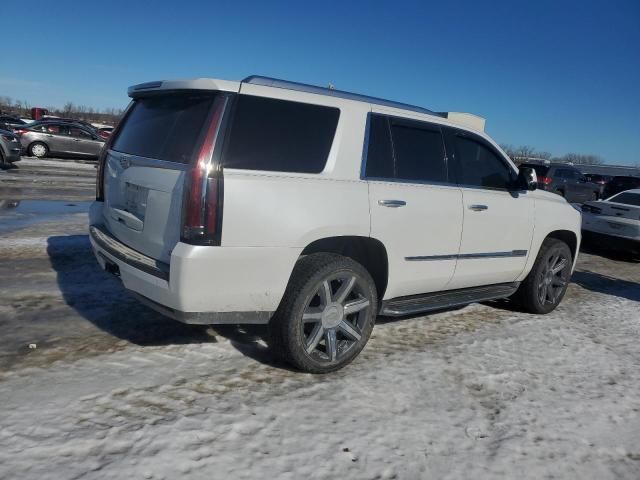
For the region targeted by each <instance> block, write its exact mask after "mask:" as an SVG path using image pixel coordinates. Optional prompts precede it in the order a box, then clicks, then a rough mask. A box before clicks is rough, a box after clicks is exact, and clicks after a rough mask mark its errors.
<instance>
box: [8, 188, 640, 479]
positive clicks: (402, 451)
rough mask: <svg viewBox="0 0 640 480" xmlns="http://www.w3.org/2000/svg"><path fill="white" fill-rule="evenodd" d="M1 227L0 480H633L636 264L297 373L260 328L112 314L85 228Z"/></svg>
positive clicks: (638, 461)
mask: <svg viewBox="0 0 640 480" xmlns="http://www.w3.org/2000/svg"><path fill="white" fill-rule="evenodd" d="M56 198H57V197H56ZM57 205H58V206H59V204H57ZM56 208H57V207H56ZM56 212H57V210H56ZM7 215H9V216H7ZM7 215H5V216H0V222H5V224H6V223H9V224H10V225H9V226H8V227H7V226H4V227H3V228H4V230H3V231H4V233H2V232H0V298H1V299H2V301H1V302H0V331H1V332H2V335H1V336H0V478H7V479H10V478H11V479H12V478H20V479H55V480H59V479H63V478H65V479H66V478H83V479H121V478H154V479H161V478H165V479H174V478H190V479H191V478H193V479H200V478H202V479H218V478H220V479H236V478H240V479H241V478H247V479H252V478H259V477H262V478H278V479H280V478H283V479H299V478H321V479H324V478H334V479H335V478H350V479H351V478H353V479H373V478H379V479H384V478H398V479H418V478H420V479H422V478H437V479H467V478H516V477H517V478H520V479H539V478H563V479H564V478H580V479H598V480H600V479H621V478H622V479H638V478H640V368H639V367H640V342H639V341H638V337H639V335H640V286H639V284H638V282H639V281H640V268H639V267H640V265H639V264H633V263H629V262H627V261H624V260H621V259H617V258H611V257H606V256H599V255H592V254H582V255H581V257H580V259H579V264H578V269H577V271H576V273H575V274H574V277H573V281H574V283H573V284H572V285H571V286H570V288H569V291H568V293H567V296H566V298H565V300H564V302H563V303H562V304H561V305H560V307H559V308H558V309H557V310H556V311H555V312H553V313H552V314H549V315H546V316H533V315H528V314H524V313H520V312H517V311H513V310H511V309H509V308H508V305H506V304H505V303H501V302H496V303H492V304H488V305H472V306H469V307H466V308H463V309H458V310H452V311H447V312H441V313H436V314H433V315H428V316H423V317H416V318H410V319H405V320H394V321H391V320H389V319H384V318H380V319H379V321H378V324H377V325H376V327H375V329H374V332H373V337H372V339H371V340H370V342H369V344H368V346H367V347H366V348H365V350H364V351H363V353H362V354H361V355H360V356H359V357H358V358H357V359H356V360H355V362H354V363H353V364H352V365H351V366H349V367H348V368H346V369H344V370H342V371H340V372H337V373H335V374H330V375H324V376H314V375H308V374H301V373H298V372H293V371H291V370H290V369H288V368H287V367H286V365H283V364H281V363H279V362H278V361H276V360H275V359H274V358H273V357H272V356H271V355H270V353H269V352H268V351H267V350H266V348H265V346H264V343H263V342H262V340H261V338H260V336H261V335H262V334H263V333H264V331H263V330H261V329H260V328H253V329H238V328H232V327H225V328H211V327H204V326H189V325H182V324H179V323H177V322H173V321H171V320H168V319H165V318H163V317H161V316H159V315H158V314H156V313H155V312H152V311H151V310H148V309H146V308H145V307H143V306H141V305H140V304H138V303H137V302H135V301H134V300H132V299H131V298H130V297H128V296H127V295H126V293H125V292H124V291H123V290H122V287H121V285H120V283H119V281H118V280H117V279H116V278H114V277H112V276H109V275H107V274H105V273H104V272H102V271H100V270H99V269H98V268H97V266H96V264H95V261H94V259H93V258H92V254H91V252H90V250H89V244H88V240H87V237H86V214H85V213H78V212H76V211H75V210H73V209H72V210H71V211H68V212H64V211H63V212H62V213H56V214H55V215H56V216H55V217H54V218H52V217H46V216H43V220H42V222H35V223H33V222H28V223H26V224H18V223H16V222H19V219H18V216H17V215H16V216H14V217H10V214H7ZM29 343H34V344H35V346H36V348H35V349H30V348H29V347H28V344H29Z"/></svg>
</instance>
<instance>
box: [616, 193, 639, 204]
mask: <svg viewBox="0 0 640 480" xmlns="http://www.w3.org/2000/svg"><path fill="white" fill-rule="evenodd" d="M608 201H609V202H616V203H624V204H625V205H634V206H636V207H640V193H631V192H623V193H619V194H618V195H615V196H613V197H611V198H610V199H609V200H608Z"/></svg>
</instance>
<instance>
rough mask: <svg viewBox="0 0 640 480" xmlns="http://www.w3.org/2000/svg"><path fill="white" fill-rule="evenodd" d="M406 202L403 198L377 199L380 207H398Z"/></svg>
mask: <svg viewBox="0 0 640 480" xmlns="http://www.w3.org/2000/svg"><path fill="white" fill-rule="evenodd" d="M406 204H407V202H405V201H404V200H378V205H380V206H382V207H391V208H398V207H404V206H405V205H406Z"/></svg>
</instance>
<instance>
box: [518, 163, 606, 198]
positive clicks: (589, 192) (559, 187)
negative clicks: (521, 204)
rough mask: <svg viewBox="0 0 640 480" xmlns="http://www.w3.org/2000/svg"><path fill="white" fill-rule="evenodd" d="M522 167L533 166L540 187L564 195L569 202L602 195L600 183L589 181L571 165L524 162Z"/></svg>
mask: <svg viewBox="0 0 640 480" xmlns="http://www.w3.org/2000/svg"><path fill="white" fill-rule="evenodd" d="M520 167H529V168H533V169H534V170H535V171H536V175H537V176H538V188H540V189H542V190H546V191H548V192H553V193H557V194H558V195H562V196H563V197H564V198H566V199H567V201H568V202H569V203H582V202H588V201H589V200H597V199H598V198H599V197H600V185H597V184H595V183H591V182H589V181H587V179H586V178H585V176H584V175H583V174H582V173H581V172H580V170H578V169H577V168H575V167H572V166H571V165H565V164H553V163H551V164H542V163H523V164H522V165H520Z"/></svg>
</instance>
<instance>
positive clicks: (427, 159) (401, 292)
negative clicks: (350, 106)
mask: <svg viewBox="0 0 640 480" xmlns="http://www.w3.org/2000/svg"><path fill="white" fill-rule="evenodd" d="M367 138H368V148H367V151H366V152H367V153H366V158H365V168H364V170H363V174H364V178H366V179H367V180H368V183H369V205H370V212H371V236H372V237H374V238H377V239H379V240H380V241H382V243H384V245H385V246H386V247H387V252H388V256H389V258H388V261H389V287H388V289H387V292H386V294H385V298H393V297H400V296H406V295H415V294H419V293H427V292H433V291H438V290H443V289H445V287H446V286H447V284H448V283H449V281H450V280H451V278H452V277H453V273H454V270H455V267H456V255H457V253H458V247H459V244H460V236H461V233H462V193H461V191H460V189H459V188H458V187H457V186H456V185H452V184H451V183H450V182H449V173H448V168H447V159H446V154H445V148H444V141H443V138H442V132H441V128H440V126H439V125H437V124H431V123H427V122H418V121H414V120H408V119H402V118H398V117H391V116H386V115H381V114H376V113H373V114H371V115H370V118H369V133H368V137H367Z"/></svg>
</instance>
